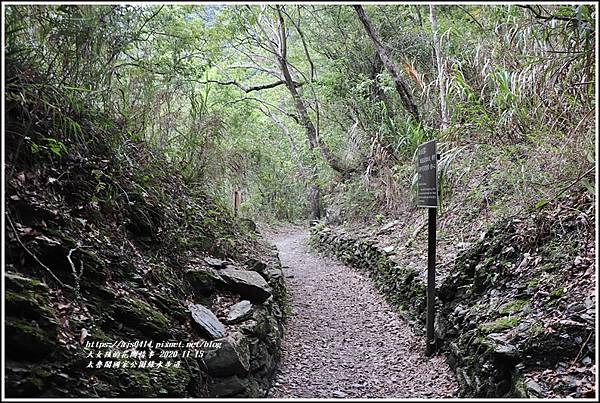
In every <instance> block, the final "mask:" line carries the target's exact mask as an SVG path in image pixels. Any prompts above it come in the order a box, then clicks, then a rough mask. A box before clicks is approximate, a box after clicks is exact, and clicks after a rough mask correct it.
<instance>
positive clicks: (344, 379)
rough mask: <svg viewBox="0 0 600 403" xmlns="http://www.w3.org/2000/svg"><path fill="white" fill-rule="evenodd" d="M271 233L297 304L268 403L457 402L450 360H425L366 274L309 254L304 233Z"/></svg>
mask: <svg viewBox="0 0 600 403" xmlns="http://www.w3.org/2000/svg"><path fill="white" fill-rule="evenodd" d="M266 235H267V236H268V237H269V238H270V240H271V242H273V243H274V244H275V245H276V246H277V248H278V249H279V254H280V259H281V263H282V265H283V266H284V269H283V270H284V274H285V276H286V282H287V286H288V293H289V298H290V304H291V306H292V312H291V315H290V317H289V319H288V322H287V325H286V333H285V337H284V341H283V351H282V358H281V362H280V364H279V367H278V370H277V373H276V377H275V379H274V381H273V386H272V388H271V390H270V391H269V395H268V397H271V398H444V397H455V396H457V391H458V390H457V384H456V380H455V377H454V374H453V373H452V371H451V369H450V368H449V366H448V364H447V363H446V361H445V358H444V357H443V356H435V357H426V356H425V355H424V354H423V352H424V338H423V337H421V336H416V335H415V334H414V333H413V332H412V330H411V329H410V327H409V325H408V324H407V323H406V322H405V321H404V320H403V319H402V318H400V317H399V316H398V315H397V314H396V313H394V311H393V309H392V308H391V306H390V305H389V304H388V303H387V302H386V301H385V300H384V298H383V296H382V295H381V294H380V293H379V292H378V291H377V290H376V289H375V287H374V286H373V285H372V283H371V282H370V281H369V280H368V279H367V278H366V276H365V275H363V274H361V273H358V272H357V271H356V270H354V269H351V268H348V267H346V266H344V265H342V264H340V263H338V262H336V261H335V260H332V259H329V258H324V257H321V256H318V255H317V254H315V252H313V251H311V250H310V249H309V247H308V245H307V242H308V232H307V231H306V230H305V229H300V228H287V229H285V230H279V231H278V232H271V233H268V234H266Z"/></svg>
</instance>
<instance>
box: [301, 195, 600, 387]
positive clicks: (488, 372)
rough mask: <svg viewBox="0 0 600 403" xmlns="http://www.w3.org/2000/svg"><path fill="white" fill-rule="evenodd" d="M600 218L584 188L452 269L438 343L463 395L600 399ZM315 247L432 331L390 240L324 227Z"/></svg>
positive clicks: (496, 235) (444, 286)
mask: <svg viewBox="0 0 600 403" xmlns="http://www.w3.org/2000/svg"><path fill="white" fill-rule="evenodd" d="M594 217H595V209H594V201H593V198H592V197H590V195H589V193H588V192H586V191H585V190H583V189H582V190H579V189H576V190H573V191H572V192H570V193H569V194H567V195H566V196H565V197H563V198H562V199H560V200H558V201H556V202H554V203H550V204H548V205H546V206H544V207H543V208H542V209H541V210H537V211H534V212H528V214H521V215H520V216H518V217H514V218H512V219H510V220H506V221H504V222H499V223H497V224H496V225H494V226H492V227H491V228H490V229H489V230H488V231H487V232H486V233H485V234H484V236H483V237H482V239H480V240H479V241H478V242H475V243H474V244H473V245H471V246H470V247H468V248H466V249H465V250H463V251H461V252H460V253H458V256H457V257H456V258H455V259H453V260H452V262H451V263H448V265H447V266H448V267H446V268H445V273H444V274H446V275H445V276H444V278H443V279H442V280H441V281H439V282H438V284H437V288H438V290H437V295H438V301H437V304H438V307H437V312H438V314H437V317H436V326H435V328H436V338H437V344H438V347H439V350H440V351H441V352H443V353H444V354H446V355H447V357H448V360H449V363H450V365H451V366H452V367H453V369H454V370H455V372H456V375H457V379H458V381H459V384H460V388H461V394H462V395H463V396H476V397H502V396H506V397H567V396H568V397H593V395H594V393H595V388H596V385H595V383H594V382H595V380H594V373H595V333H594V328H595V318H596V313H595V306H596V297H595V281H596V279H595V249H594V248H595V239H594V231H593V223H594ZM380 229H381V228H380ZM312 242H313V245H315V246H316V247H317V248H318V249H320V250H322V251H326V252H328V253H333V254H335V255H336V256H338V258H340V259H341V260H342V261H344V262H346V263H348V264H351V265H354V266H356V267H359V268H361V269H363V270H366V271H367V272H368V273H369V274H370V276H371V278H372V279H373V281H374V282H375V284H377V285H378V286H379V288H380V290H382V291H383V292H384V293H385V294H386V296H387V297H388V299H389V300H390V301H391V302H392V303H393V304H394V305H395V306H396V307H397V308H398V309H399V311H400V312H402V313H403V314H404V315H405V316H406V317H407V319H408V320H409V321H410V322H411V323H412V324H413V325H414V327H415V329H416V330H417V331H423V330H424V324H425V317H424V310H425V304H426V300H425V292H424V291H425V282H424V281H423V279H422V277H421V276H419V273H418V271H417V270H416V269H415V268H411V267H408V266H407V265H402V264H400V263H399V262H398V261H399V260H400V258H399V257H398V256H397V255H394V253H393V248H388V247H385V246H384V245H386V242H387V240H386V242H384V243H383V244H382V243H380V242H379V241H378V237H377V236H368V235H365V234H364V233H363V235H362V236H358V235H357V231H356V230H344V229H342V228H329V227H324V226H322V225H321V226H317V227H315V229H314V230H313V237H312Z"/></svg>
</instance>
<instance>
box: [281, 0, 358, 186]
mask: <svg viewBox="0 0 600 403" xmlns="http://www.w3.org/2000/svg"><path fill="white" fill-rule="evenodd" d="M277 11H278V15H279V47H280V48H279V54H278V59H279V60H278V61H279V67H280V69H281V73H282V75H283V79H284V81H285V84H286V87H287V89H288V91H289V92H290V94H291V95H292V99H293V100H294V105H295V106H296V110H297V111H298V115H299V116H300V123H301V124H302V126H304V128H305V129H306V135H307V137H308V142H309V146H310V148H311V150H312V149H315V148H318V149H319V150H320V152H321V155H323V158H324V159H325V161H327V163H328V164H329V166H331V168H333V169H334V170H335V171H337V172H339V173H341V174H342V175H347V174H348V173H349V172H352V169H350V168H347V167H345V166H343V165H342V164H341V163H340V162H339V161H338V159H337V158H336V157H335V155H333V153H332V152H331V150H330V149H329V147H327V146H326V145H325V144H324V143H323V142H321V141H319V139H318V137H317V129H316V127H315V125H314V124H313V122H312V120H311V119H310V116H309V115H308V110H307V109H306V105H305V103H304V100H303V99H302V97H301V96H300V94H299V93H298V90H297V88H296V87H297V86H296V85H295V84H294V80H293V79H292V74H291V73H290V69H289V65H288V61H287V40H286V32H285V20H284V18H283V14H282V13H281V10H280V8H279V7H278V8H277Z"/></svg>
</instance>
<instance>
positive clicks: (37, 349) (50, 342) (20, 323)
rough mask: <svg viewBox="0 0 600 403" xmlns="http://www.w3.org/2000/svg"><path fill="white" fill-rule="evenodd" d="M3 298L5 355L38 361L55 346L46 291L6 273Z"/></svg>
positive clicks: (38, 284) (53, 320)
mask: <svg viewBox="0 0 600 403" xmlns="http://www.w3.org/2000/svg"><path fill="white" fill-rule="evenodd" d="M5 284H6V293H5V296H4V303H5V309H6V310H5V314H6V321H5V325H6V328H5V329H6V333H5V336H6V354H7V356H9V357H15V358H19V357H22V359H24V360H28V361H40V360H42V359H43V358H44V357H45V356H47V355H48V354H49V353H50V352H51V351H53V350H54V348H55V346H56V335H57V333H58V321H57V319H56V316H55V314H54V311H53V309H52V308H51V305H50V301H49V299H48V297H49V291H50V290H49V288H48V286H46V285H45V284H43V283H41V282H39V281H37V280H34V279H32V278H28V277H24V276H20V275H16V274H13V273H7V274H6V275H5Z"/></svg>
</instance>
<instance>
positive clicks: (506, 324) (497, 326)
mask: <svg viewBox="0 0 600 403" xmlns="http://www.w3.org/2000/svg"><path fill="white" fill-rule="evenodd" d="M519 320H520V319H519V317H518V316H512V317H508V318H498V319H496V320H495V321H493V322H486V323H483V324H481V325H479V329H480V330H481V331H482V332H483V333H486V334H487V333H494V332H499V331H502V330H507V329H512V328H514V327H515V326H517V325H518V324H519Z"/></svg>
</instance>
